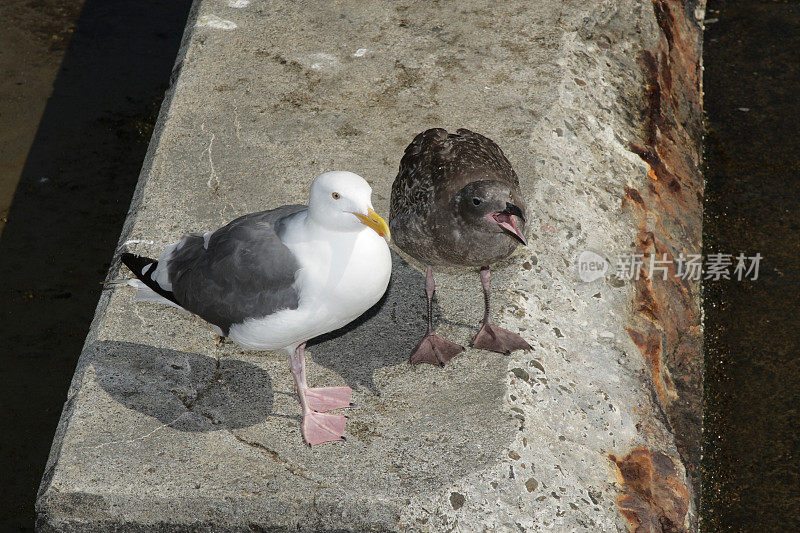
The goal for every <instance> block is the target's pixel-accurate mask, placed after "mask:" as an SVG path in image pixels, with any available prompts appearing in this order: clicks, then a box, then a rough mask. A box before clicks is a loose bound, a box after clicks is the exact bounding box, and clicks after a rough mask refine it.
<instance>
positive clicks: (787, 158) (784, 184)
mask: <svg viewBox="0 0 800 533" xmlns="http://www.w3.org/2000/svg"><path fill="white" fill-rule="evenodd" d="M706 19H707V20H709V19H710V20H709V22H708V23H707V29H706V33H705V49H704V54H703V58H704V62H705V77H704V86H705V101H704V106H705V111H706V118H707V120H706V129H707V134H706V139H705V148H706V180H707V183H706V196H705V206H704V211H705V212H704V216H705V220H704V235H703V240H704V248H705V249H704V253H705V254H706V256H707V254H709V253H716V252H721V253H734V254H736V253H739V252H744V253H745V254H746V255H754V254H755V253H757V252H758V253H760V254H761V255H762V256H763V259H762V263H761V268H760V272H759V278H758V279H757V280H755V281H747V282H744V281H736V280H732V281H729V282H707V283H705V284H704V302H703V310H704V314H705V358H706V374H705V418H704V438H703V441H704V442H703V463H702V466H703V505H702V507H703V509H702V516H703V531H709V532H711V531H714V532H716V531H737V532H739V531H743V532H749V531H753V532H787V533H788V532H790V531H800V431H798V428H799V427H800V417H798V413H799V412H800V357H799V356H800V313H798V308H799V307H800V4H799V3H796V2H793V3H792V2H779V1H763V0H761V1H757V0H738V1H733V0H710V1H709V3H708V11H707V14H706ZM714 19H717V20H716V22H715V21H714Z"/></svg>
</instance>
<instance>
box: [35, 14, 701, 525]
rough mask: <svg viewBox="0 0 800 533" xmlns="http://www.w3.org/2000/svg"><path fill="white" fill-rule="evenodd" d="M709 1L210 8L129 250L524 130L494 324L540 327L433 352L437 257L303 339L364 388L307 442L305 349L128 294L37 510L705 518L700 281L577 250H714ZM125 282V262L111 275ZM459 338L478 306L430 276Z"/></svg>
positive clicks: (97, 327)
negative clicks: (513, 222) (245, 343)
mask: <svg viewBox="0 0 800 533" xmlns="http://www.w3.org/2000/svg"><path fill="white" fill-rule="evenodd" d="M701 19H702V9H701V8H696V7H694V6H689V5H687V6H684V5H681V4H678V3H676V2H669V1H662V0H658V1H657V2H656V3H651V2H649V1H646V2H638V1H634V0H627V1H619V2H611V1H605V2H578V1H573V2H561V1H557V2H556V1H548V0H544V1H540V2H535V3H533V4H531V3H528V2H499V3H496V2H489V1H474V0H470V1H464V2H435V3H428V2H416V3H410V2H403V3H394V2H370V3H362V2H339V3H325V4H319V3H307V4H306V3H297V2H288V1H287V2H270V3H263V4H262V3H259V2H251V3H248V2H244V1H242V0H239V1H236V2H234V1H232V2H229V3H223V2H214V1H212V0H200V1H199V2H198V3H197V4H196V6H195V11H194V15H193V16H192V19H191V20H192V23H191V25H190V27H189V30H188V31H187V36H186V41H185V47H184V49H183V52H182V54H181V58H180V62H179V65H178V66H179V72H180V73H179V75H178V76H177V77H176V81H175V83H174V85H173V87H172V89H171V91H172V92H171V98H170V99H169V105H168V107H166V108H165V109H164V110H162V114H161V118H160V121H159V126H158V132H157V135H156V136H155V137H154V140H153V144H152V145H151V149H150V152H149V156H148V160H147V162H146V165H145V168H144V170H143V172H142V178H141V180H140V184H139V187H138V188H137V192H136V196H135V198H134V202H133V204H132V205H133V207H132V210H131V215H130V217H129V219H128V221H127V223H126V227H125V229H124V231H123V237H122V242H123V243H124V244H125V246H126V247H127V248H129V249H132V250H134V251H136V252H138V253H143V254H156V253H158V251H159V250H160V249H161V248H162V247H163V246H164V245H165V244H167V243H170V242H172V241H174V240H175V239H177V238H178V237H180V235H181V234H182V233H183V232H184V231H187V230H204V229H211V228H214V227H216V226H218V225H220V224H223V223H225V222H227V221H228V220H230V219H232V218H234V217H235V216H237V215H239V214H242V213H246V212H249V211H255V210H259V209H265V208H270V207H274V206H277V205H280V204H284V203H296V202H302V201H304V200H305V197H306V195H307V190H308V184H309V183H310V181H311V180H312V179H313V177H314V176H315V175H316V174H318V173H320V172H322V171H325V170H330V169H334V168H338V169H347V170H352V171H355V172H358V173H359V174H361V175H363V176H365V177H366V178H367V179H368V180H369V181H370V182H371V183H372V185H373V190H374V195H373V200H374V204H375V207H376V209H377V210H378V212H380V213H386V212H387V205H388V199H389V191H390V186H391V181H392V179H393V178H394V175H395V173H396V170H397V165H398V163H399V160H400V157H401V155H402V153H403V149H404V148H405V146H406V144H407V143H408V142H409V140H410V139H411V138H413V136H414V135H415V134H416V133H417V132H419V131H421V130H423V129H425V128H428V127H434V126H439V127H445V128H448V129H455V128H458V127H467V128H470V129H473V130H475V131H478V132H480V133H483V134H485V135H488V136H489V137H491V138H493V139H494V140H496V141H497V142H498V143H499V144H500V145H501V147H502V148H503V149H504V151H505V152H506V154H507V155H508V157H509V159H510V160H511V162H512V164H513V165H514V167H515V169H516V171H517V173H518V174H519V175H520V178H521V183H522V188H523V193H524V194H525V197H526V200H527V202H528V205H529V207H530V219H531V220H530V222H529V228H530V230H529V235H528V237H529V240H530V245H529V247H528V248H526V249H520V250H518V252H517V253H516V254H515V255H514V256H513V257H512V258H510V259H509V260H508V261H506V262H505V263H503V264H501V265H498V266H497V267H496V268H495V269H494V270H493V282H494V287H495V291H496V295H497V296H496V298H495V301H496V302H497V304H498V306H501V308H500V310H499V312H498V313H497V314H498V315H499V316H497V319H498V322H499V323H501V324H503V325H504V327H507V328H509V329H512V330H517V331H519V332H521V334H522V335H523V336H524V337H526V338H527V339H528V340H529V341H530V343H531V345H532V346H533V347H534V349H533V351H532V352H527V353H515V354H514V355H512V356H510V357H506V356H502V355H498V354H490V353H486V352H480V351H477V350H468V351H467V353H466V354H463V355H461V356H459V357H457V358H456V359H454V360H453V361H452V363H451V364H449V365H448V366H447V367H446V368H445V369H439V368H434V367H432V366H427V365H426V366H424V367H419V368H412V367H410V366H409V365H408V363H407V357H408V353H409V352H410V350H411V348H412V347H413V346H414V344H415V343H416V342H417V341H418V339H419V336H420V335H421V334H422V332H423V330H424V310H425V298H424V292H423V277H422V275H421V274H420V273H419V271H418V270H417V269H415V268H414V266H413V265H412V264H410V263H409V262H408V258H404V257H402V256H401V255H400V254H397V253H396V254H394V272H393V281H392V285H391V287H390V290H389V292H388V294H387V297H386V298H385V299H384V301H383V302H382V303H381V304H380V305H379V306H378V307H376V308H375V309H374V310H373V311H372V312H370V313H368V316H367V317H366V318H365V319H364V320H361V321H360V322H359V323H358V324H356V327H352V328H348V329H347V330H346V331H344V332H341V334H338V335H330V336H327V337H326V338H325V339H323V340H322V342H318V343H316V344H314V345H313V346H311V347H310V350H309V351H310V357H311V361H310V364H309V376H310V380H311V381H312V383H325V384H330V385H334V384H342V383H347V384H349V385H350V386H352V387H354V388H355V389H356V396H355V401H356V403H357V404H358V408H357V409H354V410H353V411H352V413H351V414H350V415H351V418H350V421H349V422H348V432H349V435H351V436H352V437H353V438H351V439H349V440H348V442H347V444H345V445H330V446H321V447H318V448H314V449H313V450H311V449H308V448H306V447H304V446H302V445H301V440H300V433H299V429H298V413H299V407H298V406H297V403H296V401H295V399H294V397H293V390H292V382H291V378H290V376H289V372H288V369H287V365H286V362H285V361H284V359H283V356H280V355H278V354H262V353H254V352H242V351H240V350H239V349H237V348H236V347H235V346H232V345H229V344H228V345H223V346H221V347H217V346H216V344H215V341H214V337H213V334H212V333H211V332H210V331H207V330H206V329H204V328H203V325H202V321H200V320H198V319H196V318H193V317H191V316H186V315H182V314H180V313H177V312H175V311H173V310H170V309H163V308H160V307H155V306H152V305H144V304H136V303H135V302H134V301H133V295H132V291H131V290H130V289H129V288H126V287H124V286H112V287H110V288H109V290H108V291H106V293H104V296H103V298H102V300H101V302H100V304H99V306H98V312H97V316H96V317H95V322H94V324H93V327H92V331H91V333H90V335H89V337H88V338H87V342H86V347H85V350H84V353H83V354H82V356H81V360H80V363H79V366H78V368H77V370H76V375H75V378H74V381H73V386H72V389H71V391H70V395H69V400H68V402H67V404H66V405H65V408H64V413H63V416H62V421H61V425H60V427H59V430H58V434H57V436H56V439H55V442H54V445H53V451H52V453H51V458H50V462H49V465H48V469H47V473H46V475H45V477H44V479H43V481H42V487H41V491H40V495H39V500H38V507H37V508H38V523H39V526H40V528H41V529H42V530H51V531H55V530H72V531H99V530H104V529H108V528H110V527H114V528H118V529H119V530H130V531H136V530H148V531H155V530H163V531H178V530H187V529H192V530H204V529H205V530H211V529H214V530H230V531H240V530H245V531H246V530H248V529H250V530H261V529H266V530H273V529H274V530H284V529H285V530H289V529H291V530H295V529H300V530H329V529H330V530H334V529H346V530H408V531H440V530H460V531H480V530H497V531H518V530H526V531H575V530H577V531H625V530H628V529H636V530H637V531H687V530H691V529H694V528H695V527H696V502H695V496H696V494H695V492H694V491H696V488H694V487H693V486H692V484H691V482H690V481H689V480H690V479H691V476H692V475H693V472H694V471H695V469H696V466H697V446H698V442H699V438H698V436H699V429H700V425H699V420H700V419H699V410H700V401H699V398H700V391H701V389H700V368H701V365H700V351H699V341H700V334H701V332H700V328H699V320H698V316H699V315H698V313H697V309H698V302H697V298H698V296H697V287H696V286H695V285H691V284H686V285H684V284H676V283H673V282H662V281H660V280H657V279H655V277H652V279H650V277H648V276H645V277H644V278H641V279H640V280H639V281H638V282H635V283H634V282H626V281H624V280H621V279H619V278H617V277H615V276H614V275H613V272H609V273H608V274H607V275H606V276H604V277H601V278H599V279H597V280H594V281H591V282H585V281H581V280H580V279H579V277H578V275H577V270H576V259H577V257H578V256H579V255H580V253H581V252H583V251H586V250H593V251H595V252H596V253H599V254H601V255H603V256H605V257H606V258H608V259H609V260H613V259H614V258H616V257H619V256H621V255H624V254H630V253H632V252H638V253H642V254H646V253H650V252H656V253H657V254H660V253H668V254H670V255H671V256H677V255H678V254H679V253H681V252H684V253H688V252H695V251H696V250H699V243H700V211H699V209H700V199H701V197H702V182H701V181H700V175H699V172H698V167H697V165H698V162H699V153H700V152H699V142H700V129H699V121H700V118H701V117H700V107H699V105H700V104H699V96H700V83H699V80H700V70H699V57H700V56H699V43H700V41H699V39H700V29H699V28H700V26H699V22H698V21H700V20H701ZM110 275H111V277H112V278H117V277H119V276H120V275H122V274H121V273H120V272H119V271H118V269H117V267H116V266H115V267H114V268H113V269H112V272H111V274H110ZM437 289H438V291H437V297H438V304H439V306H440V308H439V314H440V316H441V319H440V326H439V328H438V329H439V332H440V333H441V334H442V335H445V336H446V337H448V338H450V339H453V340H454V341H456V342H460V343H461V344H467V343H468V341H469V338H470V337H471V336H472V335H473V334H474V331H475V327H474V326H476V325H477V322H478V320H479V319H480V316H481V312H482V295H481V291H480V284H479V281H478V277H477V274H476V273H470V272H467V273H464V272H456V271H453V272H443V273H441V274H437Z"/></svg>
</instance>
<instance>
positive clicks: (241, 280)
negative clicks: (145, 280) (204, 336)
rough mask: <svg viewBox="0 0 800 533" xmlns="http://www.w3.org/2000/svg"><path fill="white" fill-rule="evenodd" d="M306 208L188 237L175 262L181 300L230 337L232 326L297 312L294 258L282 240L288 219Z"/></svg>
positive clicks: (172, 272) (172, 269)
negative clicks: (206, 245) (207, 237)
mask: <svg viewBox="0 0 800 533" xmlns="http://www.w3.org/2000/svg"><path fill="white" fill-rule="evenodd" d="M305 209H306V206H302V205H287V206H283V207H279V208H277V209H273V210H271V211H263V212H260V213H251V214H249V215H245V216H243V217H240V218H237V219H236V220H234V221H232V222H230V223H229V224H227V225H226V226H223V227H222V228H220V229H218V230H216V231H215V232H213V233H212V234H211V237H210V238H209V240H208V248H206V247H205V246H204V242H205V241H204V238H203V234H202V233H194V234H190V235H186V236H185V237H184V238H183V239H182V241H181V243H180V244H179V245H178V246H177V247H176V249H175V251H174V252H173V253H172V255H171V256H170V258H169V262H168V264H167V272H168V275H169V281H170V283H171V284H172V292H173V294H174V296H175V300H176V301H177V302H178V303H179V304H180V305H181V306H182V307H183V308H184V309H186V310H187V311H191V312H192V313H195V314H197V315H199V316H200V317H202V318H203V319H205V320H207V321H208V322H211V323H212V324H214V325H216V326H217V327H219V328H220V329H221V330H222V332H223V333H224V334H226V335H227V334H228V330H229V329H230V327H231V325H233V324H238V323H240V322H242V321H244V320H245V319H247V318H251V317H263V316H266V315H270V314H272V313H274V312H276V311H279V310H281V309H296V308H297V302H298V294H297V291H296V290H295V288H294V278H295V273H296V272H297V270H298V269H299V268H300V267H299V264H298V262H297V259H296V258H295V256H294V254H292V252H291V251H290V250H289V249H288V248H287V247H286V245H284V244H283V242H282V241H281V239H280V235H281V232H282V227H283V225H284V224H285V221H286V220H287V219H288V217H290V216H292V215H294V214H296V213H298V212H300V211H303V210H305Z"/></svg>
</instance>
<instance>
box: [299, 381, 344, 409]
mask: <svg viewBox="0 0 800 533" xmlns="http://www.w3.org/2000/svg"><path fill="white" fill-rule="evenodd" d="M352 395H353V389H351V388H350V387H317V388H314V389H307V390H306V401H308V406H309V407H310V408H311V409H312V410H314V411H317V412H319V413H324V412H325V411H333V410H334V409H341V408H342V407H353V404H352V403H351V401H350V398H351V397H352Z"/></svg>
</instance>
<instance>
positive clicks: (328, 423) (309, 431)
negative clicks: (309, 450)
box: [303, 411, 347, 446]
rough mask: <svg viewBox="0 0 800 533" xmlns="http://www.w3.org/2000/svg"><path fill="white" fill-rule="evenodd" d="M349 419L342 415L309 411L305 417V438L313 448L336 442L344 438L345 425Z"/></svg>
mask: <svg viewBox="0 0 800 533" xmlns="http://www.w3.org/2000/svg"><path fill="white" fill-rule="evenodd" d="M346 423H347V418H346V417H344V416H342V415H332V414H329V413H318V412H316V411H309V412H308V413H307V414H306V415H305V416H304V417H303V438H304V439H306V442H307V443H309V444H310V445H311V446H316V445H317V444H322V443H323V442H336V441H340V440H346V439H345V438H344V425H345V424H346Z"/></svg>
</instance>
